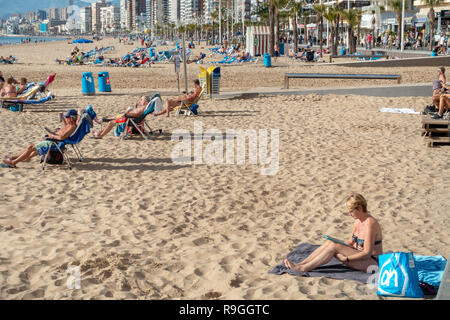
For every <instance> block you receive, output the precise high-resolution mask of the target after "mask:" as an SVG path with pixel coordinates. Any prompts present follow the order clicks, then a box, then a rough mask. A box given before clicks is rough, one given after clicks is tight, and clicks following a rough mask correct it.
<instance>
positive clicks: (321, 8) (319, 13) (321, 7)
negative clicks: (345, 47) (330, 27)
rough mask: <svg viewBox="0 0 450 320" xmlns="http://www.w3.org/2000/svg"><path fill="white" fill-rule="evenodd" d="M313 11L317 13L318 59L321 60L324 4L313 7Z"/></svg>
mask: <svg viewBox="0 0 450 320" xmlns="http://www.w3.org/2000/svg"><path fill="white" fill-rule="evenodd" d="M314 11H315V12H317V18H318V19H319V22H320V24H319V41H320V57H321V58H322V49H323V37H322V35H323V15H324V14H325V13H326V11H327V7H326V6H325V5H324V4H316V5H315V6H314Z"/></svg>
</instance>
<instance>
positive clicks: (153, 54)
mask: <svg viewBox="0 0 450 320" xmlns="http://www.w3.org/2000/svg"><path fill="white" fill-rule="evenodd" d="M154 56H155V48H150V58H153V57H154Z"/></svg>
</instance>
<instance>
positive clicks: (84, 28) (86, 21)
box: [80, 7, 92, 33]
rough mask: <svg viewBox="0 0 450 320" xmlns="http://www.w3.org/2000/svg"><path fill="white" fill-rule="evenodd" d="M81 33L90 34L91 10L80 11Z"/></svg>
mask: <svg viewBox="0 0 450 320" xmlns="http://www.w3.org/2000/svg"><path fill="white" fill-rule="evenodd" d="M80 24H81V33H91V32H92V8H91V7H82V8H81V9H80Z"/></svg>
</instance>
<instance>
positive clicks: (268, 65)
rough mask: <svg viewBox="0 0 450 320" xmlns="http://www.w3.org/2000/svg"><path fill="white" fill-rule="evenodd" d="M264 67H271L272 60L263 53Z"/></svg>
mask: <svg viewBox="0 0 450 320" xmlns="http://www.w3.org/2000/svg"><path fill="white" fill-rule="evenodd" d="M264 66H265V67H271V66H272V58H271V56H270V54H268V53H264Z"/></svg>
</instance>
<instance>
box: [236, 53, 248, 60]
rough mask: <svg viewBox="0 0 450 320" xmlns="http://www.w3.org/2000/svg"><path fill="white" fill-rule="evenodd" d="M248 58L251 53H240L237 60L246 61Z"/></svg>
mask: <svg viewBox="0 0 450 320" xmlns="http://www.w3.org/2000/svg"><path fill="white" fill-rule="evenodd" d="M248 57H249V53H248V52H246V51H242V52H241V53H239V55H238V58H237V60H238V61H244V60H247V59H248Z"/></svg>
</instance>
